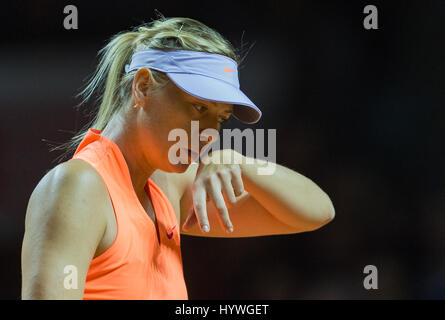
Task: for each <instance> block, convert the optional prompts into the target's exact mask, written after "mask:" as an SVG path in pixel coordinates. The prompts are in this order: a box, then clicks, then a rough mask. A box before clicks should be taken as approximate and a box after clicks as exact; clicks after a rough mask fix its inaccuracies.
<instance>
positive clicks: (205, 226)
mask: <svg viewBox="0 0 445 320" xmlns="http://www.w3.org/2000/svg"><path fill="white" fill-rule="evenodd" d="M202 230H204V232H209V230H210V229H209V226H208V225H206V224H205V225H203V226H202Z"/></svg>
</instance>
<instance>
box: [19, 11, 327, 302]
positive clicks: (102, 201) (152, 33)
mask: <svg viewBox="0 0 445 320" xmlns="http://www.w3.org/2000/svg"><path fill="white" fill-rule="evenodd" d="M100 53H101V59H100V63H99V65H98V67H97V70H96V72H95V74H94V76H93V77H92V79H91V81H90V82H89V83H88V85H87V87H86V88H85V90H84V91H83V92H82V94H83V95H84V98H85V99H84V102H85V101H86V100H87V99H89V98H90V97H91V96H93V94H94V93H96V92H97V93H98V95H99V97H100V99H101V100H100V107H99V109H98V112H97V114H96V115H95V117H94V119H93V120H92V121H91V122H90V123H89V125H88V126H87V127H86V130H85V129H84V130H83V131H81V132H80V133H79V134H78V135H76V136H75V137H74V138H72V140H71V142H69V143H67V144H65V145H64V146H63V148H66V149H67V152H69V153H70V155H72V156H71V159H70V160H68V161H66V162H63V163H60V164H58V165H57V166H55V167H54V168H53V169H52V170H50V171H49V172H48V173H47V174H46V175H45V176H44V177H43V178H42V179H41V181H40V182H39V183H38V184H37V186H36V188H35V189H34V191H33V192H32V194H31V197H30V199H29V203H28V207H27V213H26V221H25V235H24V239H23V247H22V298H23V299H188V294H187V287H186V284H185V282H184V275H183V269H182V257H181V249H180V236H181V235H184V234H185V235H195V236H203V237H227V238H230V237H254V236H262V235H272V234H293V233H299V232H306V231H312V230H316V229H318V228H320V227H321V226H323V225H325V224H326V223H328V222H329V221H331V220H332V219H333V218H334V215H335V213H334V208H333V205H332V202H331V200H330V198H329V197H328V195H327V194H326V193H325V192H323V191H322V190H321V189H320V188H319V187H318V186H317V185H316V184H315V183H314V182H313V181H311V180H310V179H308V178H306V177H304V176H303V175H301V174H299V173H297V172H295V171H293V170H290V169H288V168H285V167H283V166H280V165H278V164H277V165H276V167H275V172H274V174H272V175H260V174H258V170H257V169H258V167H259V166H260V164H258V163H257V161H255V160H254V159H251V160H253V163H248V162H247V161H246V160H247V159H246V156H243V155H241V153H239V152H237V151H235V150H231V149H223V150H215V151H214V152H210V153H208V154H206V155H205V158H206V159H207V160H211V161H206V162H204V161H201V162H199V163H193V164H191V162H192V161H191V160H194V159H196V158H197V155H199V154H200V152H201V151H202V148H203V147H204V146H205V144H206V143H208V142H209V141H210V140H211V139H207V140H206V139H205V137H204V139H203V141H200V143H199V145H198V149H193V148H191V147H184V148H183V149H182V150H180V151H181V152H185V154H186V158H187V159H188V160H190V161H187V163H184V161H180V162H177V161H176V162H175V161H171V155H170V154H169V150H170V149H171V148H172V146H173V145H174V144H175V143H176V142H175V141H170V140H171V139H169V133H170V132H171V131H172V130H175V129H182V130H184V131H185V132H186V133H187V136H188V137H191V136H192V132H191V131H192V129H191V123H192V121H198V122H199V130H200V131H199V133H202V132H204V130H205V129H214V130H220V126H221V123H222V122H223V121H225V120H227V119H228V118H229V117H230V116H234V117H236V118H237V119H239V120H240V121H244V122H246V123H255V122H257V121H258V120H259V118H260V117H261V111H260V110H259V108H258V107H257V106H256V105H255V104H254V103H253V102H252V101H251V100H250V99H249V98H248V97H247V96H246V95H245V94H244V93H243V92H242V91H241V90H240V88H239V80H238V65H239V57H238V55H237V54H235V51H234V49H233V47H232V45H231V44H230V43H229V42H228V41H227V40H226V39H225V38H224V37H223V36H222V35H220V34H219V33H218V32H216V31H215V30H213V29H211V28H209V27H207V26H206V25H204V24H202V23H201V22H199V21H196V20H194V19H190V18H165V17H163V16H162V17H160V18H158V19H157V20H153V21H152V22H150V23H147V24H143V25H141V26H138V27H136V28H134V29H133V30H132V31H129V32H121V33H119V34H117V35H115V36H113V37H112V39H111V40H110V42H109V43H108V44H107V45H106V46H105V47H104V48H103V49H102V50H101V51H100ZM189 142H190V144H191V141H189ZM190 144H188V146H190ZM73 151H74V154H72V152H73ZM217 158H218V159H224V160H227V159H228V161H219V163H217V161H212V160H215V159H217ZM234 159H237V161H234ZM201 160H202V158H201ZM238 160H239V161H238Z"/></svg>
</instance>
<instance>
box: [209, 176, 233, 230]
mask: <svg viewBox="0 0 445 320" xmlns="http://www.w3.org/2000/svg"><path fill="white" fill-rule="evenodd" d="M207 192H208V194H209V195H210V197H211V198H212V200H213V203H214V204H215V207H216V210H218V214H219V218H220V223H221V224H222V225H223V228H224V229H225V230H226V231H227V232H232V231H233V225H232V222H231V221H230V217H229V210H227V207H226V203H225V202H224V198H223V195H222V192H221V184H220V182H219V180H218V179H217V178H216V177H215V178H214V179H212V180H211V183H210V184H209V185H207Z"/></svg>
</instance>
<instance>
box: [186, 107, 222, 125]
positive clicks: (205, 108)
mask: <svg viewBox="0 0 445 320" xmlns="http://www.w3.org/2000/svg"><path fill="white" fill-rule="evenodd" d="M193 106H194V107H195V109H196V110H198V111H199V112H205V111H206V110H207V109H208V108H207V107H206V106H204V105H202V104H193ZM197 106H199V107H201V109H198V108H197ZM203 109H204V110H203ZM229 120H230V117H229V118H227V119H223V120H222V121H219V123H220V124H223V123H227V122H229Z"/></svg>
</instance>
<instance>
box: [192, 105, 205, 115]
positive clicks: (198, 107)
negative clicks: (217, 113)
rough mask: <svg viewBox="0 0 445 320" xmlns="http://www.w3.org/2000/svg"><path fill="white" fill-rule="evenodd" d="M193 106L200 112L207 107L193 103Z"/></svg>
mask: <svg viewBox="0 0 445 320" xmlns="http://www.w3.org/2000/svg"><path fill="white" fill-rule="evenodd" d="M193 106H194V107H195V109H196V110H198V111H199V112H201V113H203V112H205V111H206V110H207V107H206V106H203V105H202V104H193Z"/></svg>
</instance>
